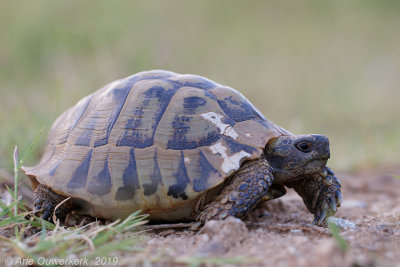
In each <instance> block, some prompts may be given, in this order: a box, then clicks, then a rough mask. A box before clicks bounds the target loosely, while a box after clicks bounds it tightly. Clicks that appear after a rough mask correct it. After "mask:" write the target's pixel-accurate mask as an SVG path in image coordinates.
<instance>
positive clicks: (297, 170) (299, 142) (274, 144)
mask: <svg viewBox="0 0 400 267" xmlns="http://www.w3.org/2000/svg"><path fill="white" fill-rule="evenodd" d="M329 157H330V152H329V140H328V138H327V137H326V136H324V135H314V134H313V135H298V136H296V135H292V136H286V135H285V136H280V137H277V138H274V139H272V140H270V141H269V142H268V144H267V146H266V148H265V158H266V159H267V160H268V162H269V163H270V165H271V167H272V169H273V174H274V178H275V182H276V183H285V182H289V181H291V180H294V179H296V178H299V177H302V176H305V175H310V174H314V173H318V172H322V171H323V168H324V167H325V165H326V162H327V161H328V159H329Z"/></svg>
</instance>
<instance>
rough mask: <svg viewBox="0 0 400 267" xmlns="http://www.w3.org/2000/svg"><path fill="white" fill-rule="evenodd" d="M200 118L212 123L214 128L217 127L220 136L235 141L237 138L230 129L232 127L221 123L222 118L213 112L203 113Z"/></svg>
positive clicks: (235, 133) (233, 130)
mask: <svg viewBox="0 0 400 267" xmlns="http://www.w3.org/2000/svg"><path fill="white" fill-rule="evenodd" d="M201 116H202V117H203V118H204V119H206V120H208V121H210V122H211V123H213V124H214V125H215V126H217V127H218V128H219V133H220V134H223V135H226V136H229V137H232V138H233V139H234V140H236V138H237V137H238V134H237V132H236V131H235V129H233V128H232V126H230V125H229V124H226V123H223V122H222V118H223V117H224V116H222V115H220V114H217V113H215V112H212V111H211V112H207V113H203V114H201Z"/></svg>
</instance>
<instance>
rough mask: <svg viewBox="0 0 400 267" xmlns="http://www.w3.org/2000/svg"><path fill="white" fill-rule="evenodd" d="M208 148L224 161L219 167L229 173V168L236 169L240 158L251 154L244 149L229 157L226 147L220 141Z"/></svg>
mask: <svg viewBox="0 0 400 267" xmlns="http://www.w3.org/2000/svg"><path fill="white" fill-rule="evenodd" d="M210 149H211V151H212V152H213V153H214V154H220V155H221V157H222V158H223V160H224V162H223V163H222V167H221V168H222V171H223V172H224V173H229V172H230V171H231V170H235V171H236V170H238V169H239V167H240V160H241V159H242V158H244V157H249V156H251V154H249V153H247V152H246V151H240V152H238V153H236V154H233V155H232V156H230V157H229V156H228V155H227V154H226V147H225V146H223V145H222V143H221V142H218V143H216V144H215V145H212V146H210Z"/></svg>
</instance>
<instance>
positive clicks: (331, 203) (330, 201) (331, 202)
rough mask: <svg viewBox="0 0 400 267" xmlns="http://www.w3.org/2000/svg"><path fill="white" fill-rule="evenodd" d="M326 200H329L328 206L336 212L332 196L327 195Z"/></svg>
mask: <svg viewBox="0 0 400 267" xmlns="http://www.w3.org/2000/svg"><path fill="white" fill-rule="evenodd" d="M328 202H329V207H330V208H331V209H332V210H333V211H334V212H336V209H337V205H336V200H334V199H333V197H329V200H328Z"/></svg>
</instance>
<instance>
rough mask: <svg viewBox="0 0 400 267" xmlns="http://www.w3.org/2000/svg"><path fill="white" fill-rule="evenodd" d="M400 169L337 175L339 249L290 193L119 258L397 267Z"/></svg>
mask: <svg viewBox="0 0 400 267" xmlns="http://www.w3.org/2000/svg"><path fill="white" fill-rule="evenodd" d="M399 172H400V171H399V168H392V169H390V168H389V169H386V170H383V171H361V172H357V173H354V174H344V173H339V174H338V177H339V178H340V179H341V182H342V188H343V200H344V202H343V204H342V206H341V207H340V208H339V209H338V212H337V214H336V216H335V217H336V218H338V219H337V220H336V221H337V222H338V225H339V227H340V235H341V237H342V238H343V239H345V240H346V241H347V242H348V248H347V249H341V248H340V246H339V245H338V241H337V239H336V238H334V237H332V234H331V231H330V230H329V228H324V227H317V226H311V225H310V224H309V223H310V222H311V221H312V219H313V216H312V215H311V214H310V213H308V212H307V210H306V208H305V206H304V204H303V202H302V200H301V198H300V197H299V196H298V195H297V194H296V193H295V192H294V191H291V190H290V191H289V192H288V194H287V195H286V196H284V197H282V198H280V199H277V200H273V201H269V202H266V203H262V204H261V205H259V207H258V208H257V209H256V210H254V212H252V214H251V215H250V217H249V219H248V220H247V221H245V222H242V221H240V220H238V219H234V218H230V219H229V220H227V221H223V222H218V221H211V222H208V223H207V224H206V226H205V228H204V229H203V230H202V231H200V232H199V233H193V232H191V231H188V230H186V231H178V230H158V231H153V233H151V234H150V235H151V238H150V239H149V240H148V241H147V244H146V248H145V250H144V251H143V252H142V253H140V254H136V255H135V256H134V255H124V256H123V257H121V261H120V263H121V264H123V263H126V264H128V263H134V262H137V263H139V264H141V263H146V262H149V263H153V264H154V263H156V264H157V263H158V264H159V265H171V266H172V265H174V264H176V263H186V264H187V263H196V262H199V263H209V264H210V265H213V264H223V265H230V266H232V265H236V264H244V265H246V266H400V179H398V178H395V177H393V176H392V174H399ZM246 224H247V227H246ZM158 264H157V265H158Z"/></svg>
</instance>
